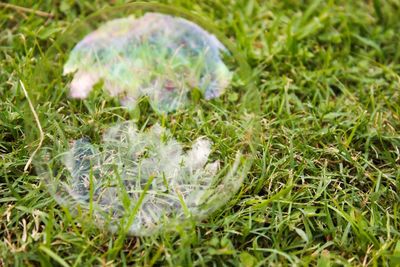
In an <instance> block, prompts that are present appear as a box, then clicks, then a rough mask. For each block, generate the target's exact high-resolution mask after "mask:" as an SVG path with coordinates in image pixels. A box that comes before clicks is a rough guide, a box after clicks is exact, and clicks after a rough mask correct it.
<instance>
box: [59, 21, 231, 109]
mask: <svg viewBox="0 0 400 267" xmlns="http://www.w3.org/2000/svg"><path fill="white" fill-rule="evenodd" d="M224 53H227V50H226V49H225V47H224V46H223V45H222V44H221V43H220V42H219V41H218V40H217V39H216V38H215V36H214V35H211V34H209V33H208V32H207V31H205V30H204V29H202V28H201V27H199V26H198V25H196V24H194V23H192V22H190V21H187V20H185V19H183V18H177V17H173V16H170V15H164V14H159V13H146V14H145V15H144V16H142V17H140V18H135V17H133V16H132V17H126V18H119V19H114V20H111V21H108V22H106V23H104V24H103V25H102V26H100V27H99V28H98V29H97V30H95V31H93V32H91V33H89V34H88V35H87V36H86V37H85V38H84V39H83V40H81V41H80V42H79V43H78V44H77V45H76V46H75V47H74V48H73V50H72V51H71V53H70V55H69V59H68V61H67V62H66V63H65V65H64V75H67V74H71V75H73V78H72V81H71V83H70V85H69V87H70V96H71V97H72V98H80V99H84V98H86V97H88V95H89V94H90V92H91V90H92V89H93V86H95V85H96V84H99V83H101V84H102V87H103V88H104V89H105V90H106V91H107V92H108V93H109V94H110V95H111V96H115V97H118V98H119V99H120V101H121V103H122V104H123V105H125V106H127V107H130V108H133V107H135V104H136V103H137V102H138V100H139V99H140V98H141V97H143V96H147V97H148V99H149V102H150V104H151V106H152V107H153V109H154V110H156V111H157V112H170V111H173V110H176V109H178V108H181V107H182V106H184V105H186V104H187V103H188V101H189V99H190V93H191V92H192V91H193V90H198V91H200V92H201V94H202V95H203V97H204V98H205V99H211V98H215V97H218V96H220V95H221V94H222V93H223V92H224V90H225V88H226V87H227V86H228V85H229V83H230V81H231V79H232V73H231V71H230V70H229V69H228V67H227V66H226V65H225V63H224V61H223V59H222V55H223V54H224Z"/></svg>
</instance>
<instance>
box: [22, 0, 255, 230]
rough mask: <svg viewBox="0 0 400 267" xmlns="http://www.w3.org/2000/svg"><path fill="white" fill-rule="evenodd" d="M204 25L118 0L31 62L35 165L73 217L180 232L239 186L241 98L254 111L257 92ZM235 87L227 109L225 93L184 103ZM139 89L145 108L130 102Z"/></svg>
mask: <svg viewBox="0 0 400 267" xmlns="http://www.w3.org/2000/svg"><path fill="white" fill-rule="evenodd" d="M158 9H160V10H158ZM149 10H150V11H152V12H150V13H148V12H147V13H146V11H149ZM154 11H160V12H163V14H161V13H154ZM177 14H179V15H180V16H177ZM190 20H192V21H196V22H197V24H196V23H194V22H192V21H190ZM200 22H201V23H200ZM199 25H202V26H199ZM206 25H207V23H205V22H204V21H201V20H198V19H197V17H195V16H193V14H191V15H190V13H187V12H183V11H179V12H178V11H177V10H175V9H171V8H169V7H166V6H163V5H158V4H157V5H155V4H148V3H146V4H145V3H140V4H139V3H131V4H126V5H123V6H121V7H118V8H108V9H106V10H102V11H100V12H99V13H97V14H95V15H93V16H90V17H89V18H87V19H84V20H82V21H79V22H77V23H76V24H74V25H73V26H72V27H71V28H70V29H68V30H67V31H66V32H65V33H64V34H63V35H62V36H60V38H59V39H57V40H56V41H55V43H54V45H53V46H52V48H51V49H50V50H49V51H48V52H47V53H46V56H45V57H44V58H42V60H41V62H39V64H38V67H37V68H36V72H35V75H33V77H32V80H30V83H29V85H28V86H27V87H28V88H31V90H32V91H31V92H30V93H32V95H35V96H34V97H33V99H36V100H37V101H38V103H39V104H38V105H37V108H38V109H37V110H38V113H39V117H40V119H41V122H42V125H43V132H44V133H45V134H43V136H44V140H43V145H42V147H41V150H40V152H39V153H38V155H39V156H38V157H36V159H35V167H36V171H37V173H38V175H40V176H42V177H43V178H44V180H45V184H46V186H47V187H48V189H49V192H50V193H51V195H52V196H53V197H54V198H55V199H56V200H57V202H58V203H59V204H60V205H61V206H62V207H64V208H66V209H65V210H68V212H70V213H71V214H72V215H73V216H72V218H74V220H76V221H78V222H80V225H85V224H87V223H88V222H89V223H93V224H94V225H95V226H96V227H97V226H104V227H105V228H106V229H108V230H111V231H119V230H121V229H122V230H124V229H125V230H124V232H125V231H126V232H127V233H130V234H133V235H149V234H153V233H157V232H158V231H160V230H176V228H177V226H182V225H185V223H186V222H189V225H193V224H192V222H193V221H191V220H192V219H193V220H195V221H199V220H202V219H204V218H206V217H208V216H210V215H211V214H212V212H214V211H216V210H217V209H219V208H220V207H222V206H223V205H225V204H226V203H227V202H228V201H229V199H231V198H232V197H233V196H234V195H235V194H236V192H237V191H238V190H239V188H240V187H241V185H242V183H243V180H244V179H245V177H246V175H247V171H248V169H249V167H250V166H251V162H252V153H253V152H252V149H253V147H252V144H251V142H252V134H254V132H255V130H254V129H255V127H253V126H254V123H253V121H257V120H256V117H255V116H253V117H251V110H250V109H248V107H250V108H252V109H254V110H258V108H257V105H255V104H254V103H255V101H253V100H254V99H256V97H248V96H247V95H250V96H251V94H252V93H254V92H257V90H256V88H255V87H251V88H250V87H247V86H248V85H249V81H251V78H252V77H251V75H250V74H251V71H250V68H249V66H248V65H247V63H246V61H245V60H244V59H243V57H242V56H241V54H240V53H238V52H237V51H235V49H234V46H233V45H232V43H230V41H229V39H227V38H226V37H225V36H223V35H221V34H219V33H218V32H217V31H216V30H215V29H214V28H213V27H210V26H208V27H206ZM205 29H207V30H205ZM216 36H218V38H217V37H216ZM233 89H235V90H237V91H238V92H239V93H240V94H239V95H240V101H238V103H237V105H235V110H234V111H232V110H227V107H229V105H225V104H224V101H222V100H221V101H198V102H197V103H198V107H196V109H193V108H190V107H189V104H190V102H191V99H192V98H193V99H194V97H193V95H192V94H195V96H196V97H197V96H198V93H200V95H202V96H203V99H205V100H211V99H213V98H216V97H219V96H221V95H222V94H223V93H224V92H225V91H227V90H233ZM242 89H245V90H244V91H243V92H240V91H239V90H242ZM66 92H68V96H70V97H67V94H66ZM248 93H251V94H248ZM114 98H115V99H118V100H119V101H114ZM145 98H147V99H148V102H149V103H150V105H151V107H152V108H150V109H149V108H147V105H138V104H139V102H140V101H141V100H142V99H145ZM221 98H222V97H221ZM257 99H258V98H257ZM121 104H122V105H121ZM127 107H128V109H127ZM203 107H206V108H205V109H202V108H203ZM130 109H138V110H139V112H136V111H137V110H134V111H135V112H132V110H130ZM177 109H179V112H174V110H177ZM137 114H139V115H137ZM213 114H217V115H216V116H215V117H212V116H213ZM27 125H32V119H29V118H27ZM29 127H31V126H29ZM180 127H181V128H180ZM32 133H35V131H32ZM40 134H42V132H40V133H39V135H40ZM32 137H35V135H34V134H32ZM31 140H32V142H34V141H36V140H37V139H35V138H31ZM212 140H213V141H212ZM186 225H187V224H186Z"/></svg>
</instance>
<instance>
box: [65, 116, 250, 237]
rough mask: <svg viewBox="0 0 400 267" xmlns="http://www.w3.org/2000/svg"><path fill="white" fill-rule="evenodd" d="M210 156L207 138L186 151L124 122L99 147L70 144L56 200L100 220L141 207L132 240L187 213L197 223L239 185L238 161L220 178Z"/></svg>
mask: <svg viewBox="0 0 400 267" xmlns="http://www.w3.org/2000/svg"><path fill="white" fill-rule="evenodd" d="M211 151H212V142H211V141H210V140H208V139H207V138H204V137H203V138H198V139H196V140H195V141H194V142H193V143H192V146H191V148H190V149H184V147H183V146H182V145H181V144H180V143H179V142H178V141H177V140H176V139H175V138H173V136H172V135H171V133H170V132H169V131H168V130H167V129H165V128H163V127H161V126H160V125H158V124H156V125H154V126H152V127H150V128H149V129H147V130H143V131H141V130H138V129H137V127H136V125H135V124H134V123H133V122H131V121H127V122H124V123H122V124H118V125H116V126H113V127H111V128H110V129H109V130H108V131H107V132H106V133H105V134H104V135H103V139H102V143H101V144H92V143H91V142H90V140H89V139H88V138H82V139H79V140H76V141H74V142H73V143H72V144H71V147H70V149H69V151H67V152H66V154H65V156H64V159H63V160H62V161H63V165H64V166H65V169H66V170H67V171H66V172H64V177H63V178H62V179H60V180H59V184H58V185H57V191H58V192H57V193H58V195H59V196H62V197H59V198H58V199H59V201H60V202H62V204H65V205H67V206H69V207H70V208H76V207H80V209H83V210H89V209H90V206H92V207H93V211H94V215H95V216H96V218H97V219H98V220H100V221H115V220H116V221H121V218H127V217H129V216H130V215H131V214H130V213H131V212H133V210H135V206H136V205H140V206H139V209H138V212H137V213H136V214H135V215H134V217H133V220H132V221H131V222H129V233H130V234H134V235H147V234H151V233H153V232H154V231H156V230H159V229H161V228H162V227H166V228H168V225H170V226H171V225H173V224H174V223H177V222H178V223H179V222H180V221H182V220H183V219H184V218H186V217H187V216H188V214H187V212H189V214H190V216H192V217H193V218H198V219H201V218H203V217H205V216H207V215H209V213H210V212H212V211H214V210H216V209H217V208H219V207H220V206H221V205H223V204H225V203H226V201H228V200H229V198H230V197H231V196H232V195H233V194H234V193H235V192H236V191H237V190H238V189H239V187H240V186H241V184H242V181H243V177H240V176H237V175H236V174H237V169H238V166H239V156H238V157H237V159H236V162H235V163H233V164H232V166H231V167H230V171H228V173H227V174H226V175H225V176H224V177H222V178H221V177H218V175H217V173H218V172H219V171H220V164H219V161H210V159H209V157H210V154H211ZM146 186H148V190H147V191H146V190H145V188H146ZM143 194H144V195H143ZM142 195H143V196H144V198H143V199H142V201H141V202H140V198H141V196H142ZM112 225H115V223H112ZM111 230H115V226H114V227H112V229H111Z"/></svg>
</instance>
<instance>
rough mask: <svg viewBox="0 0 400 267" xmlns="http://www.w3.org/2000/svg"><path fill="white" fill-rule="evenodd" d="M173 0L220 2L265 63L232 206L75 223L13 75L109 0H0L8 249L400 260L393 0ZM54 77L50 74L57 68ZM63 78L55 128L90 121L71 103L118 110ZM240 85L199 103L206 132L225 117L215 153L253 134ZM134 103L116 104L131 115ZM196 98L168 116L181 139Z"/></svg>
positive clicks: (50, 106)
mask: <svg viewBox="0 0 400 267" xmlns="http://www.w3.org/2000/svg"><path fill="white" fill-rule="evenodd" d="M11 4H13V5H15V6H21V5H22V4H21V3H19V2H18V1H12V2H11ZM169 4H173V5H177V6H181V7H184V8H188V9H190V10H194V11H195V12H197V13H198V14H199V16H202V15H205V16H206V17H210V18H211V19H212V20H213V21H214V22H215V24H216V25H217V27H218V28H219V29H221V30H222V31H224V32H225V33H226V34H227V35H228V36H229V37H231V38H232V39H234V40H235V42H236V44H237V45H238V46H239V47H240V49H241V50H243V51H244V53H245V55H246V57H247V60H248V62H250V64H251V65H252V67H253V71H254V72H255V73H258V74H259V75H260V77H261V79H260V81H259V83H258V84H257V86H258V88H259V90H260V92H261V96H260V99H259V101H260V103H261V104H262V105H261V112H262V118H261V121H260V124H261V134H260V136H259V140H260V141H259V143H258V144H257V146H256V147H255V149H256V151H257V159H256V161H255V162H254V164H253V167H252V169H251V171H250V174H249V175H248V177H247V178H246V179H245V183H244V186H243V187H242V188H241V190H240V192H239V193H238V194H237V196H236V197H235V198H234V199H233V200H232V201H231V202H230V203H228V204H227V206H226V207H225V208H224V209H223V210H222V211H220V212H217V213H215V214H213V215H212V216H211V217H209V219H208V220H206V221H203V222H202V223H201V224H200V225H198V226H193V227H192V228H190V229H189V230H188V229H187V228H182V229H179V228H178V229H177V230H176V232H175V233H163V234H160V235H157V236H152V237H142V238H122V237H121V238H118V236H111V235H110V234H109V233H108V232H106V231H101V230H99V229H97V228H92V227H90V226H89V225H82V224H78V223H77V222H76V221H75V220H74V219H73V217H72V215H71V214H69V213H68V211H67V210H64V209H63V208H62V207H60V206H58V205H57V204H56V202H55V201H54V200H53V199H52V198H51V197H50V195H49V193H48V192H47V190H46V187H45V185H44V181H43V180H42V179H41V178H40V177H38V176H37V175H36V173H35V171H34V170H33V169H29V170H28V172H24V171H23V169H24V166H25V164H26V162H27V160H28V159H29V157H30V152H32V151H33V150H34V149H35V147H36V146H37V144H38V141H39V139H38V138H37V139H34V140H28V139H27V136H28V132H29V131H32V127H34V121H32V122H26V121H25V120H24V118H25V117H26V116H27V114H29V109H28V107H27V105H26V99H25V98H24V95H23V92H22V91H21V88H20V87H19V82H18V81H19V79H20V78H21V74H22V72H24V73H25V75H29V71H30V70H31V69H33V67H34V66H35V65H36V63H37V60H38V58H39V57H40V56H41V55H42V54H43V51H45V50H46V48H48V47H49V46H50V45H51V44H52V43H53V42H54V38H55V37H56V36H57V34H58V33H59V32H61V31H63V30H64V29H65V28H66V27H67V26H68V25H70V24H71V23H73V21H74V20H75V19H76V18H78V17H84V16H85V15H87V14H89V13H91V12H93V11H95V10H97V9H99V8H100V7H102V6H104V5H105V2H102V1H96V2H94V3H92V2H91V3H89V2H80V3H73V4H71V2H68V1H61V2H60V3H59V4H56V3H55V2H54V3H50V2H43V3H34V4H32V5H31V6H25V7H26V8H28V9H30V10H40V11H42V12H46V14H47V13H51V14H52V16H40V14H39V15H38V13H37V12H27V10H26V9H21V8H13V7H7V8H2V9H0V25H1V26H2V27H1V28H0V29H1V34H0V49H1V53H0V96H1V101H0V203H1V204H0V216H1V217H0V235H1V238H0V240H1V241H0V259H1V260H0V264H3V265H27V266H29V265H38V264H42V265H51V264H53V265H55V264H59V265H63V266H74V265H75V266H79V265H94V264H103V265H134V264H135V265H182V266H186V265H196V266H198V265H201V266H208V265H212V264H214V265H240V264H241V265H243V266H263V265H305V266H307V265H317V264H319V265H326V266H328V265H359V266H361V265H379V266H393V265H396V264H399V262H400V250H399V247H400V242H399V241H400V239H399V229H400V225H399V216H398V210H399V182H398V180H399V177H400V171H399V163H400V162H399V159H400V152H399V147H400V135H399V129H400V114H399V113H400V105H399V103H400V94H399V90H398V89H399V87H400V78H399V74H398V73H399V72H400V59H399V58H400V52H399V51H400V49H399V45H400V40H399V35H398V34H397V33H398V32H399V31H400V21H399V20H398V18H397V17H398V12H399V9H400V5H399V4H398V2H396V1H392V0H380V1H379V0H376V1H372V2H371V3H369V2H364V1H338V2H335V3H334V2H332V1H310V2H307V3H303V2H294V1H267V2H265V3H262V4H260V3H258V2H257V1H229V0H228V1H222V0H218V1H214V2H212V3H211V2H204V3H197V2H195V1H173V3H172V1H171V2H170V3H169ZM47 86H48V87H49V88H51V86H52V83H51V81H50V82H49V83H48V85H47ZM53 89H54V90H56V91H57V92H59V93H56V94H51V95H50V94H49V95H48V99H47V100H46V101H41V102H39V103H37V104H36V111H37V112H38V114H39V117H40V118H41V120H42V121H46V123H45V124H44V125H43V131H44V133H45V134H46V133H49V132H54V131H56V130H57V127H58V126H57V123H58V122H59V121H63V120H65V119H68V120H70V121H71V122H72V123H71V126H70V127H68V128H66V129H63V130H64V131H66V132H68V133H70V134H74V133H76V134H78V133H81V132H84V131H86V130H88V129H86V128H85V127H82V128H78V127H76V125H77V124H78V123H77V121H76V118H73V114H69V113H68V112H67V110H73V111H74V113H75V111H77V110H79V109H86V111H87V110H89V112H88V114H90V116H87V117H85V118H84V121H82V122H80V124H83V125H84V124H85V123H86V124H91V125H92V126H93V124H97V126H98V127H99V129H101V128H102V127H103V126H104V124H105V122H106V121H110V120H112V119H113V115H109V116H108V117H99V114H101V113H103V112H106V110H104V109H103V107H102V106H101V103H97V104H96V103H93V105H87V106H85V105H84V104H81V103H76V102H73V101H68V100H67V98H66V95H65V90H64V89H63V88H57V87H56V88H53ZM237 89H238V90H236V91H235V92H234V93H235V94H237V95H235V94H233V92H232V93H230V92H227V94H226V95H225V96H223V97H222V99H220V100H215V101H214V102H212V105H214V106H215V107H223V108H222V109H218V108H217V109H214V110H217V111H213V112H211V113H208V112H204V113H203V114H200V115H201V116H202V117H201V118H202V119H201V120H200V121H196V122H195V123H197V124H198V125H199V127H198V128H197V130H198V131H199V132H201V131H209V130H207V129H209V127H207V125H209V124H210V123H213V124H215V125H216V127H214V131H213V132H207V135H208V136H210V138H211V139H212V141H213V142H214V143H217V144H219V145H220V147H221V149H220V151H221V153H226V152H229V151H228V150H229V149H230V147H229V145H226V144H225V143H226V141H228V144H230V143H229V142H232V140H233V139H234V138H236V132H237V133H239V134H243V135H245V134H246V125H244V122H243V120H240V121H241V123H240V124H239V125H238V123H237V121H239V120H236V119H235V116H236V114H235V110H236V108H237V105H238V103H239V102H240V97H241V96H242V95H243V94H244V92H245V88H237ZM231 94H232V95H231ZM34 100H35V99H34ZM54 103H59V104H57V105H55V104H54ZM205 105H207V104H205ZM223 110H228V111H231V112H225V111H224V112H222V111H223ZM124 112H125V111H124ZM124 112H121V114H120V115H119V116H126V117H129V116H130V114H124ZM191 112H192V114H194V113H196V112H197V110H196V109H193V110H192V111H190V112H188V113H186V114H182V116H176V119H173V120H171V121H170V122H168V124H169V125H168V126H169V128H170V129H175V132H174V133H175V134H176V136H177V138H178V139H179V136H180V138H182V139H184V138H188V137H187V136H186V134H187V133H188V132H189V133H190V131H188V129H192V127H191V125H190V123H194V122H193V118H192V116H190V114H191ZM109 114H111V113H109ZM139 115H140V114H139ZM142 115H143V114H141V115H140V116H138V120H142V119H143V118H142ZM200 115H199V116H200ZM43 118H46V120H43ZM74 120H75V122H76V123H77V124H75V127H74V124H73V123H74ZM224 123H225V124H228V125H230V127H228V129H226V126H223V125H224ZM202 125H203V127H202ZM103 128H104V127H103ZM236 130H237V131H236ZM191 134H192V135H193V136H195V135H196V134H198V133H193V132H192V133H191ZM225 134H227V136H228V138H226V137H225V136H226V135H225ZM47 138H48V137H47ZM237 138H242V137H237ZM233 143H234V142H233Z"/></svg>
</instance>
